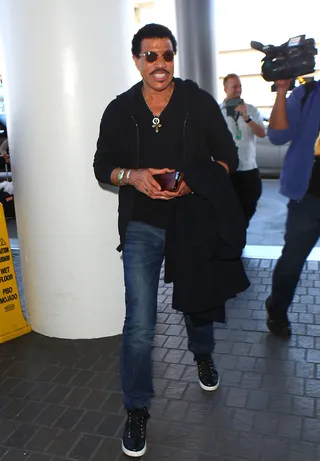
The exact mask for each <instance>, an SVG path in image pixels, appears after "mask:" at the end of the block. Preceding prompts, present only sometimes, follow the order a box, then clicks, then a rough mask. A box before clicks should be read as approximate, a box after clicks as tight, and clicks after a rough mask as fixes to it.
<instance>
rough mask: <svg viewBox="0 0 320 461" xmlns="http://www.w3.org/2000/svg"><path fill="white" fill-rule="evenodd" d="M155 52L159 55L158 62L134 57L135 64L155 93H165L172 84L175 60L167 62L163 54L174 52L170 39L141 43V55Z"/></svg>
mask: <svg viewBox="0 0 320 461" xmlns="http://www.w3.org/2000/svg"><path fill="white" fill-rule="evenodd" d="M147 51H154V52H156V53H157V54H158V57H157V59H156V61H154V62H148V61H147V60H146V58H145V56H140V57H139V58H138V57H137V56H134V57H133V59H134V62H135V64H136V66H137V69H138V70H139V72H140V74H141V76H142V78H143V81H144V83H145V85H147V86H148V87H149V88H150V89H152V90H154V91H159V92H161V91H163V90H165V89H166V88H167V87H168V85H170V83H171V82H172V79H173V72H174V60H173V61H172V62H166V61H165V60H164V59H163V57H162V56H163V53H165V52H166V51H173V48H172V43H171V40H170V39H169V38H144V39H143V40H142V42H141V49H140V54H141V55H142V54H143V53H146V52H147Z"/></svg>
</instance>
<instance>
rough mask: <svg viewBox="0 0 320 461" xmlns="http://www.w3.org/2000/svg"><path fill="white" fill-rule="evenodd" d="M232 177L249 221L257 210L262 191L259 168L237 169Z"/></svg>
mask: <svg viewBox="0 0 320 461" xmlns="http://www.w3.org/2000/svg"><path fill="white" fill-rule="evenodd" d="M230 179H231V182H232V184H233V187H234V189H235V191H236V194H237V196H238V198H239V202H240V205H241V207H242V209H243V213H244V216H245V218H246V220H247V221H248V225H249V221H250V219H251V218H252V216H253V215H254V214H255V212H256V208H257V203H258V200H259V198H260V196H261V193H262V181H261V177H260V172H259V170H258V168H255V169H253V170H248V171H236V172H235V173H231V174H230Z"/></svg>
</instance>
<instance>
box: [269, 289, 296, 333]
mask: <svg viewBox="0 0 320 461" xmlns="http://www.w3.org/2000/svg"><path fill="white" fill-rule="evenodd" d="M266 310H267V314H268V315H267V327H268V328H269V330H270V332H271V333H273V334H274V335H275V336H279V337H280V338H283V339H288V338H290V336H291V324H290V322H289V319H288V314H287V313H286V312H277V310H276V309H274V308H273V305H272V298H271V296H269V297H268V298H267V299H266Z"/></svg>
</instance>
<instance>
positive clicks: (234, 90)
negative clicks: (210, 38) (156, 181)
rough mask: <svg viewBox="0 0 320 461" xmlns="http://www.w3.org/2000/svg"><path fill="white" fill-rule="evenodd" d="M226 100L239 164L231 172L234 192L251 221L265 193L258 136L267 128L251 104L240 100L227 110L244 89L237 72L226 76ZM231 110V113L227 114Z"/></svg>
mask: <svg viewBox="0 0 320 461" xmlns="http://www.w3.org/2000/svg"><path fill="white" fill-rule="evenodd" d="M223 86H224V91H225V93H226V99H225V100H224V102H223V104H222V105H221V110H222V113H223V116H224V118H225V120H226V122H227V125H228V128H229V130H230V131H231V133H232V135H233V138H234V141H235V143H236V145H237V146H238V156H239V167H238V170H237V171H236V172H235V173H232V174H230V178H231V180H232V183H233V186H234V188H235V191H236V193H237V195H238V198H239V201H240V203H241V206H242V209H243V212H244V215H245V217H246V219H247V221H248V225H249V221H250V219H251V218H252V216H253V215H254V213H255V211H256V207H257V203H258V200H259V198H260V196H261V192H262V182H261V178H260V173H259V170H258V167H257V162H256V139H255V137H256V136H258V137H259V138H264V137H265V135H266V131H265V128H264V125H263V120H262V117H261V115H260V113H259V111H258V109H257V108H256V107H254V106H252V105H251V104H246V103H244V102H243V103H240V104H239V105H237V106H236V107H235V108H234V110H231V111H230V110H227V107H226V106H228V105H229V104H231V106H232V100H233V99H235V100H236V98H238V99H239V98H240V96H241V92H242V86H241V81H240V78H239V77H238V75H236V74H228V75H227V76H226V77H225V78H224V79H223ZM228 113H229V114H230V113H232V115H228Z"/></svg>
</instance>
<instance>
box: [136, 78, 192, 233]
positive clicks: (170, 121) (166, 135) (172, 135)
mask: <svg viewBox="0 0 320 461" xmlns="http://www.w3.org/2000/svg"><path fill="white" fill-rule="evenodd" d="M182 100H183V99H182V91H181V89H180V90H179V88H177V87H175V89H174V91H173V94H172V96H171V99H170V101H169V103H168V105H167V106H166V107H165V109H164V110H163V111H162V113H161V114H160V116H159V119H160V123H161V125H162V126H161V128H159V131H158V133H156V131H155V129H154V128H152V125H153V123H152V120H153V118H154V117H153V115H152V113H151V111H150V109H149V108H148V106H147V104H146V102H145V100H144V98H143V95H142V92H139V93H138V95H137V107H138V111H137V123H138V126H139V147H140V149H139V153H140V155H139V167H140V168H172V169H175V170H179V168H180V167H181V165H182V161H183V127H184V121H185V110H184V107H183V103H182ZM136 192H137V195H136V200H135V207H134V211H133V215H132V217H131V220H132V221H143V222H145V223H147V224H150V225H152V226H155V227H159V228H162V229H165V228H166V227H167V223H168V218H169V215H170V213H171V211H172V209H173V206H174V200H175V199H173V200H154V199H151V198H150V197H148V196H147V195H145V194H143V193H141V192H139V191H136Z"/></svg>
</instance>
